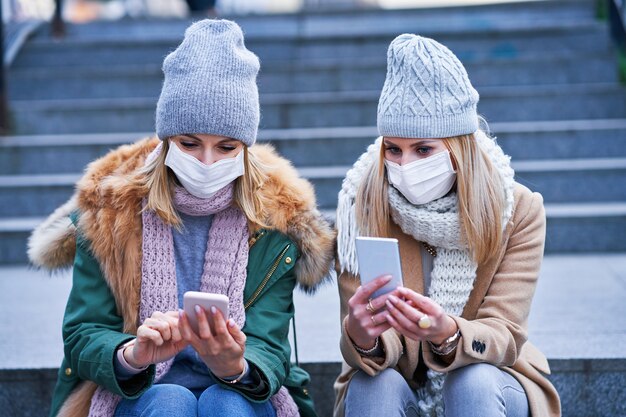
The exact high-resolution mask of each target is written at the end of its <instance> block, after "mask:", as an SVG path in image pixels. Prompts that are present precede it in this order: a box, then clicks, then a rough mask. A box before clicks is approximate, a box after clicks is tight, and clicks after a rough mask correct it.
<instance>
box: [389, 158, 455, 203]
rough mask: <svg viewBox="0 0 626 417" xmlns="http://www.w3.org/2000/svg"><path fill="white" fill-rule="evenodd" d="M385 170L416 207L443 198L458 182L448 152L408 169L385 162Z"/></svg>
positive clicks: (412, 163) (416, 162)
mask: <svg viewBox="0 0 626 417" xmlns="http://www.w3.org/2000/svg"><path fill="white" fill-rule="evenodd" d="M385 166H386V167H387V178H388V179H389V182H390V183H391V184H392V185H393V186H394V187H396V188H397V189H398V191H400V192H401V193H402V194H403V195H404V196H405V197H406V199H407V200H409V201H410V202H411V203H413V204H416V205H419V204H426V203H430V202H431V201H433V200H436V199H438V198H441V197H443V196H444V195H446V194H448V192H449V191H450V189H452V186H453V185H454V181H456V171H455V170H454V167H453V166H452V160H451V159H450V152H449V151H447V150H446V151H443V152H439V153H436V154H434V155H432V156H429V157H428V158H425V159H418V160H417V161H413V162H411V163H410V164H406V165H398V164H396V163H395V162H391V161H388V160H385Z"/></svg>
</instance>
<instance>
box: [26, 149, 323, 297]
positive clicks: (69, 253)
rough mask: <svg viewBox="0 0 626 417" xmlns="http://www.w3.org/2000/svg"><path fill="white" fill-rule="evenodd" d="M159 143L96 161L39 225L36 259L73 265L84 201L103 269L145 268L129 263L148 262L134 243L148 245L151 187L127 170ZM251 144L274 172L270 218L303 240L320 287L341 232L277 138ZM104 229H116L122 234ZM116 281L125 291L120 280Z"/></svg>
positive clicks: (303, 272)
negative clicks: (145, 211) (145, 223)
mask: <svg viewBox="0 0 626 417" xmlns="http://www.w3.org/2000/svg"><path fill="white" fill-rule="evenodd" d="M158 143H159V140H158V139H156V138H149V139H144V140H141V141H139V142H136V143H134V144H131V145H124V146H121V147H119V148H117V149H115V150H113V151H111V152H109V154H107V155H105V156H104V157H102V158H100V159H98V160H96V161H94V162H92V163H91V164H90V165H89V166H88V167H87V170H86V173H85V175H84V176H83V178H82V179H81V180H80V181H79V182H78V184H77V189H76V193H75V194H74V196H72V198H71V199H70V200H69V201H68V202H67V203H65V204H64V205H63V206H61V207H59V208H58V209H57V210H56V211H55V212H54V213H52V214H51V215H50V216H49V217H48V219H46V220H45V221H44V222H43V223H42V224H41V225H40V226H38V227H37V228H36V229H35V230H34V231H33V233H32V235H31V237H30V239H29V243H28V256H29V259H30V261H31V262H32V264H33V265H35V266H36V267H40V268H44V269H48V270H56V269H59V268H65V267H71V266H72V263H73V260H74V254H75V242H76V228H75V227H74V226H73V225H72V223H71V221H70V219H69V217H68V215H69V214H70V213H71V212H72V211H74V210H76V209H78V210H79V211H80V212H81V217H80V223H79V228H80V230H81V231H82V232H83V233H84V235H85V237H86V238H87V239H88V240H89V241H90V242H91V244H92V251H93V252H94V254H95V255H96V257H97V258H98V259H99V260H100V261H101V262H104V263H106V264H105V265H102V267H103V270H104V271H105V272H107V271H110V273H111V274H113V275H117V276H118V277H120V278H121V277H122V276H123V275H127V274H134V273H137V271H128V269H133V268H128V265H133V264H135V265H140V264H141V258H139V259H134V258H135V257H137V256H141V253H140V251H139V253H137V251H136V250H134V251H133V250H129V249H130V248H131V247H137V246H139V247H140V245H141V221H136V220H137V219H139V220H140V217H141V216H140V214H139V213H140V209H141V200H142V198H143V197H144V196H145V195H146V190H145V189H144V188H141V187H137V186H135V185H133V184H131V183H130V182H129V181H128V180H127V174H129V173H131V172H133V171H134V170H136V169H138V168H140V167H142V166H143V165H144V161H145V158H146V157H147V155H148V154H149V153H150V152H151V151H152V150H153V149H154V147H155V146H156V145H157V144H158ZM250 152H253V153H254V154H255V155H256V156H257V157H258V159H260V161H261V162H262V163H263V165H265V166H267V167H268V176H269V179H268V181H267V182H266V184H265V185H264V187H263V188H262V189H261V190H260V192H261V193H262V194H263V198H264V200H265V201H266V202H267V204H268V218H267V224H269V225H270V226H271V228H272V229H274V230H277V231H279V232H281V233H283V234H285V235H287V236H288V237H289V238H290V239H291V240H293V241H294V242H295V243H296V245H297V246H298V248H299V251H300V254H301V258H300V259H299V261H298V262H297V264H296V275H297V278H298V283H299V284H300V286H301V288H303V289H304V290H306V291H313V290H314V289H315V287H316V286H317V285H318V284H320V283H321V282H322V281H323V280H324V279H325V277H327V276H328V272H329V270H330V267H331V262H332V257H333V250H334V238H335V235H334V232H333V230H332V228H331V226H330V225H329V223H328V222H327V221H326V220H324V219H323V218H322V216H321V214H320V212H319V211H318V210H317V208H316V202H315V192H314V190H313V187H312V185H311V184H310V183H309V182H308V181H307V180H305V179H303V178H300V177H299V176H298V173H297V171H296V169H295V168H294V167H293V166H292V165H291V164H290V163H289V162H288V161H287V160H285V159H284V158H282V157H280V156H278V155H277V154H276V152H275V151H274V149H273V148H272V147H271V146H269V145H255V146H253V147H251V148H250ZM103 236H116V239H115V241H113V240H111V239H106V238H103ZM130 258H132V259H130ZM124 266H126V267H127V268H124ZM124 269H126V270H124ZM139 273H140V272H139ZM105 275H109V274H107V273H105ZM107 279H108V278H107ZM115 281H116V284H117V285H128V284H124V282H131V281H134V280H130V281H128V280H125V279H116V280H115ZM109 284H114V283H111V282H110V283H109ZM112 289H113V290H114V292H117V291H116V288H112ZM118 290H121V291H123V289H122V288H118ZM126 290H132V288H126Z"/></svg>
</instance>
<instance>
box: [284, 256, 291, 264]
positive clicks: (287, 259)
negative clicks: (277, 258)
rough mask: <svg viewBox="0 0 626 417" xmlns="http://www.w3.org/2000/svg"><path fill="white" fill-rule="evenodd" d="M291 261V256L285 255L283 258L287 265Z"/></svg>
mask: <svg viewBox="0 0 626 417" xmlns="http://www.w3.org/2000/svg"><path fill="white" fill-rule="evenodd" d="M291 262H292V259H291V257H289V256H287V257H286V258H285V263H286V264H287V265H289V264H290V263H291Z"/></svg>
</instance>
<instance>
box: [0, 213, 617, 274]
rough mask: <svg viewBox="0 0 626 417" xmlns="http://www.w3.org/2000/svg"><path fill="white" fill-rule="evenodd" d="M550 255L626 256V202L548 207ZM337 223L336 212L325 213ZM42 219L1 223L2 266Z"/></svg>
mask: <svg viewBox="0 0 626 417" xmlns="http://www.w3.org/2000/svg"><path fill="white" fill-rule="evenodd" d="M545 208H546V216H547V231H546V248H545V251H546V253H602V252H606V253H615V252H622V253H623V252H626V240H625V239H624V236H626V202H623V201H609V202H602V203H567V204H550V203H546V204H545ZM322 214H323V215H324V216H326V217H327V218H328V219H330V220H331V221H333V222H334V219H335V208H334V207H331V208H327V209H325V210H322ZM42 220H43V218H42V217H41V216H34V217H26V218H20V217H18V218H4V219H2V220H0V265H10V264H24V263H27V261H28V260H27V257H26V241H27V239H28V236H29V235H30V232H31V230H32V229H33V227H35V226H36V225H37V224H39V223H40V222H41V221H42Z"/></svg>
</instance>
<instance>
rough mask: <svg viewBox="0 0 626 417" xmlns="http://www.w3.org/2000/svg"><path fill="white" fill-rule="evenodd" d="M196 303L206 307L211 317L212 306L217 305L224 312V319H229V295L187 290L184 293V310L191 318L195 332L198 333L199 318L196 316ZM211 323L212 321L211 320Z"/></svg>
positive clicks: (205, 309) (208, 315)
mask: <svg viewBox="0 0 626 417" xmlns="http://www.w3.org/2000/svg"><path fill="white" fill-rule="evenodd" d="M196 305H199V306H200V307H202V308H204V311H206V312H207V317H210V313H209V311H210V309H211V307H215V308H217V309H218V310H220V311H221V312H222V315H223V316H224V320H228V297H227V296H225V295H223V294H212V293H208V292H199V291H187V292H186V293H185V294H183V310H185V314H186V315H187V317H188V318H189V324H191V328H192V329H193V331H194V332H196V333H198V319H197V318H196V310H195V307H196ZM209 323H210V321H209Z"/></svg>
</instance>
